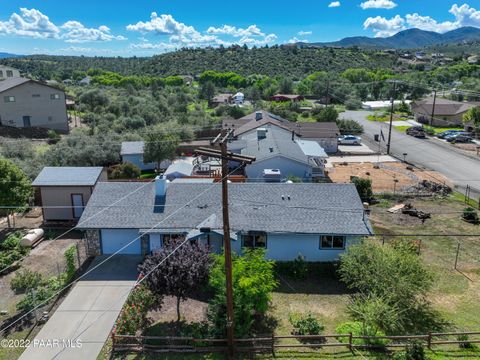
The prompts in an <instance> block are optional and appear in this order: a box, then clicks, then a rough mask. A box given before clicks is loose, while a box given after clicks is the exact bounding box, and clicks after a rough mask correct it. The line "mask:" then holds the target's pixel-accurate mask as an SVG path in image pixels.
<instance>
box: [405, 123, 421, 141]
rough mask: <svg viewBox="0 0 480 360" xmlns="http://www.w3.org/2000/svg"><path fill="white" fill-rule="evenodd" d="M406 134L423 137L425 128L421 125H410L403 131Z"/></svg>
mask: <svg viewBox="0 0 480 360" xmlns="http://www.w3.org/2000/svg"><path fill="white" fill-rule="evenodd" d="M405 133H406V134H407V135H410V136H414V137H416V138H420V139H425V138H426V135H425V130H424V129H423V126H412V127H410V128H408V129H407V131H405Z"/></svg>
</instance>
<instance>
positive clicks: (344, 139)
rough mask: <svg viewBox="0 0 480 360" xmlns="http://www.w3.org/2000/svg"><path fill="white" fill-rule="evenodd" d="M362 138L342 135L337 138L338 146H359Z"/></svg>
mask: <svg viewBox="0 0 480 360" xmlns="http://www.w3.org/2000/svg"><path fill="white" fill-rule="evenodd" d="M361 142H362V138H360V137H358V136H354V135H343V136H340V137H339V138H338V143H339V144H340V145H360V144H361Z"/></svg>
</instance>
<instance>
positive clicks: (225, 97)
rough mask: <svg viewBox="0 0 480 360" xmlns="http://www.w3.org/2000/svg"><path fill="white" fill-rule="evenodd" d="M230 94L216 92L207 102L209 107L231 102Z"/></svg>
mask: <svg viewBox="0 0 480 360" xmlns="http://www.w3.org/2000/svg"><path fill="white" fill-rule="evenodd" d="M232 97H233V95H232V94H228V93H227V94H218V95H216V96H215V97H214V98H213V99H212V100H210V102H209V104H208V105H209V106H210V107H211V108H216V107H217V106H220V105H230V104H231V103H232Z"/></svg>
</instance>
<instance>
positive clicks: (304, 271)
mask: <svg viewBox="0 0 480 360" xmlns="http://www.w3.org/2000/svg"><path fill="white" fill-rule="evenodd" d="M275 268H276V270H277V271H278V272H280V273H282V274H285V275H287V276H290V277H292V278H295V279H305V278H306V277H307V275H308V273H309V265H308V262H306V261H305V257H304V256H303V255H298V256H297V257H296V258H295V260H293V261H282V262H277V263H275Z"/></svg>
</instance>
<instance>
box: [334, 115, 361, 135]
mask: <svg viewBox="0 0 480 360" xmlns="http://www.w3.org/2000/svg"><path fill="white" fill-rule="evenodd" d="M337 126H338V129H339V130H340V133H341V134H342V135H349V134H352V135H360V134H363V126H362V125H361V124H359V123H358V122H357V121H355V120H350V119H339V120H337Z"/></svg>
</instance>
